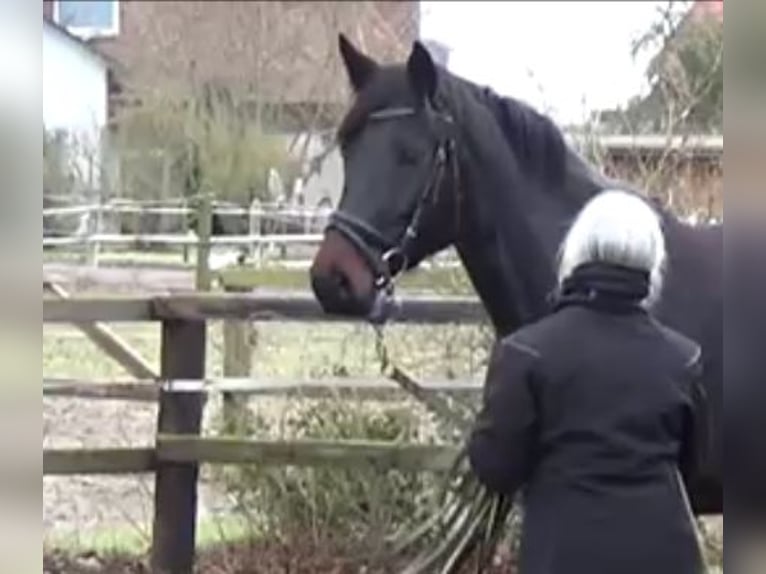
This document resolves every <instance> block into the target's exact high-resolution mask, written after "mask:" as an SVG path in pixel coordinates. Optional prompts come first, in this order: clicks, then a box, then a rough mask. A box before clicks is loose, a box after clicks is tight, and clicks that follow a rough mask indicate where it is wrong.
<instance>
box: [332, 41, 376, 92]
mask: <svg viewBox="0 0 766 574" xmlns="http://www.w3.org/2000/svg"><path fill="white" fill-rule="evenodd" d="M338 48H339V50H340V55H341V57H342V58H343V64H344V65H345V66H346V73H348V79H349V81H350V82H351V87H352V88H354V91H355V92H358V91H359V90H361V89H362V88H363V87H364V86H365V84H366V83H367V82H368V81H369V80H370V77H372V75H373V73H374V72H375V71H376V70H377V69H378V64H377V63H376V62H375V60H373V59H372V58H370V57H368V56H365V55H364V54H362V53H361V52H360V51H359V50H357V49H356V47H354V45H353V44H352V43H351V41H350V40H349V39H348V38H346V36H345V35H344V34H338Z"/></svg>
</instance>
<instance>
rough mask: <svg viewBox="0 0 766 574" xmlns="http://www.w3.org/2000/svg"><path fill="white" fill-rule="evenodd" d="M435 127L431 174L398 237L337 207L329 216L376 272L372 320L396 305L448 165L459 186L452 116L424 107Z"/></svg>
mask: <svg viewBox="0 0 766 574" xmlns="http://www.w3.org/2000/svg"><path fill="white" fill-rule="evenodd" d="M422 110H424V111H425V112H426V113H427V114H429V119H430V120H431V123H432V126H433V127H435V129H434V132H435V136H436V144H435V146H434V150H433V159H432V162H431V169H430V173H429V176H428V178H427V180H426V182H425V184H424V186H423V190H422V191H421V193H420V196H419V198H418V202H417V203H416V204H415V208H414V209H413V211H412V215H411V216H410V220H409V223H408V224H407V227H406V228H405V230H404V232H403V233H402V234H401V235H400V236H399V237H398V238H396V239H393V240H392V239H390V238H387V237H386V236H385V235H384V234H383V233H381V232H380V231H379V230H377V229H375V227H373V226H372V225H370V224H369V223H367V222H366V221H364V220H362V219H360V218H358V217H356V216H355V215H353V214H351V213H348V212H346V211H343V210H342V209H340V208H339V209H336V210H335V211H334V212H333V213H332V214H331V215H330V217H329V220H328V223H327V227H326V229H335V230H336V231H337V232H339V233H340V234H341V235H343V236H344V238H345V239H346V240H348V241H350V242H351V243H352V244H353V245H354V246H355V247H356V249H357V250H358V251H359V253H360V254H362V256H363V257H364V258H365V260H366V262H367V264H368V265H369V267H370V269H371V270H372V272H373V275H374V287H375V292H376V293H375V295H376V296H375V302H374V304H373V308H372V310H371V312H370V315H369V316H368V320H370V321H371V322H373V323H383V322H385V321H386V320H387V319H388V318H389V317H390V316H391V314H392V312H393V311H394V310H395V308H396V300H395V297H394V287H395V283H396V280H397V279H398V277H399V276H400V275H401V274H402V273H403V272H404V271H405V270H406V269H407V266H408V264H409V262H410V258H411V249H412V245H413V244H414V242H415V240H416V239H417V238H418V237H419V233H420V226H421V221H422V218H423V214H424V212H425V207H426V206H427V205H428V204H429V203H433V202H435V201H436V199H437V197H438V193H439V189H440V188H441V186H442V183H443V180H444V174H445V171H446V170H447V167H448V165H449V166H450V167H451V169H452V175H453V182H452V184H453V186H455V188H456V189H457V185H458V181H457V179H458V174H457V168H458V162H457V156H456V150H455V137H454V122H453V120H452V117H451V116H450V115H449V114H447V113H445V112H440V111H438V110H436V109H435V108H434V107H433V105H426V106H424V107H423V108H422ZM419 111H420V109H416V108H412V107H396V108H384V109H381V110H377V111H375V112H372V113H371V114H369V115H368V116H367V119H368V120H370V121H389V120H395V119H399V118H405V117H413V116H416V115H417V114H418V113H419Z"/></svg>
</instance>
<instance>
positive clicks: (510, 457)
mask: <svg viewBox="0 0 766 574" xmlns="http://www.w3.org/2000/svg"><path fill="white" fill-rule="evenodd" d="M537 358H538V355H537V353H536V351H535V350H534V349H531V348H527V347H525V346H522V345H519V344H516V343H514V341H513V340H510V341H509V340H504V341H499V342H498V343H496V344H495V346H494V348H493V350H492V354H491V357H490V361H489V366H488V369H487V375H486V380H485V383H484V397H483V404H482V408H481V410H480V412H479V415H478V417H477V419H476V422H475V424H474V428H473V430H472V432H471V435H470V438H469V443H468V458H469V461H470V463H471V467H472V469H473V471H474V473H475V474H476V475H477V477H478V478H479V480H480V481H481V482H482V483H483V484H484V485H485V486H486V487H487V488H488V489H490V490H492V491H495V492H497V493H500V494H505V495H507V496H513V495H514V494H515V492H516V490H517V489H518V488H519V487H520V486H521V485H522V484H523V482H524V481H525V480H526V479H527V477H528V475H529V472H530V470H531V466H532V453H533V452H534V446H535V442H536V438H537V434H536V423H537V414H536V408H535V400H534V396H533V392H532V388H531V384H532V376H531V375H532V367H533V365H534V363H535V362H536V361H537Z"/></svg>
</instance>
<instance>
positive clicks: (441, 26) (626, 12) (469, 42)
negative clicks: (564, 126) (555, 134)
mask: <svg viewBox="0 0 766 574" xmlns="http://www.w3.org/2000/svg"><path fill="white" fill-rule="evenodd" d="M665 4H666V3H665V2H651V1H633V2H626V1H613V2H539V1H538V2H519V1H516V2H429V1H426V2H421V13H422V23H421V30H420V33H421V37H422V38H424V39H435V40H438V41H440V42H442V43H445V44H446V45H448V46H449V47H450V48H451V49H452V51H451V54H450V62H449V68H450V70H451V71H452V72H454V73H456V74H458V75H461V76H463V77H465V78H467V79H469V80H472V81H475V82H478V83H480V84H485V85H489V86H491V87H492V88H494V89H495V90H496V91H497V92H499V93H501V94H506V95H510V96H514V97H517V98H520V99H522V100H525V101H527V102H529V103H530V104H532V105H533V106H535V107H536V108H538V109H539V110H541V111H544V112H547V113H549V114H551V116H552V117H553V118H554V119H555V120H556V121H558V122H561V123H572V122H579V121H582V120H583V118H584V117H585V116H586V111H585V110H588V109H593V108H606V107H614V106H616V105H618V104H622V103H624V102H625V101H626V100H627V99H628V98H630V97H631V96H633V95H635V94H637V93H639V92H641V91H646V89H647V88H646V80H645V76H644V71H645V69H646V65H647V62H648V60H649V58H650V56H651V54H649V53H645V54H643V55H641V56H639V57H638V58H637V59H635V60H634V59H633V58H632V56H631V43H632V41H634V40H635V39H636V38H638V37H639V36H640V35H641V34H642V33H645V32H646V30H647V29H648V28H649V26H650V23H651V22H652V21H654V20H655V19H656V17H657V8H658V7H659V6H662V5H665Z"/></svg>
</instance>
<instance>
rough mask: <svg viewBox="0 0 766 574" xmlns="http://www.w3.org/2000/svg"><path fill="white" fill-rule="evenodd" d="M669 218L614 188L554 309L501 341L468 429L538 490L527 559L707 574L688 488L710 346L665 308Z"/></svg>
mask: <svg viewBox="0 0 766 574" xmlns="http://www.w3.org/2000/svg"><path fill="white" fill-rule="evenodd" d="M666 259H667V257H666V251H665V241H664V236H663V229H662V223H661V220H660V218H659V216H658V215H657V213H656V212H655V210H654V209H653V208H652V207H651V206H650V205H649V203H648V202H647V201H645V200H644V199H642V198H641V197H639V196H637V195H634V194H632V193H628V192H623V191H619V190H607V191H604V192H602V193H600V194H598V195H596V196H595V197H594V198H593V199H591V200H590V202H588V203H587V204H586V205H585V207H584V208H583V209H582V210H581V212H580V213H579V214H578V215H577V217H576V219H575V221H574V222H573V224H572V225H571V227H570V229H569V231H568V233H567V234H566V236H565V238H564V241H563V243H562V245H561V249H560V257H559V270H558V271H559V273H558V288H557V290H556V293H555V297H554V305H553V309H552V312H551V313H550V315H548V316H547V317H544V318H542V319H541V320H539V321H537V322H536V323H533V324H530V325H527V326H524V327H522V328H521V329H519V330H518V331H516V332H515V333H513V334H511V335H509V336H507V337H505V338H504V339H502V340H500V341H498V342H497V343H496V345H495V347H494V349H493V352H492V355H491V358H490V363H489V367H488V370H487V374H486V381H485V389H484V399H483V405H482V409H481V411H480V412H479V415H478V417H477V420H476V423H475V426H474V428H473V430H472V432H471V435H470V439H469V443H468V458H469V461H470V464H471V467H472V469H473V471H474V473H475V474H476V476H477V478H478V479H479V480H480V482H482V483H483V484H484V485H485V486H486V487H487V488H488V489H489V490H490V491H493V492H496V493H500V494H503V495H506V496H509V497H512V496H514V495H515V494H517V493H521V494H523V497H522V498H523V505H524V522H523V529H522V539H521V555H520V572H521V574H558V573H566V574H578V573H595V572H599V573H605V574H612V573H614V574H633V573H635V574H639V573H641V574H643V573H646V572H652V573H653V574H692V573H694V574H697V573H699V572H703V571H704V566H703V564H704V562H703V557H702V552H701V549H700V545H699V540H698V539H697V533H696V529H695V523H694V518H693V516H692V512H691V508H690V506H689V502H688V497H687V496H686V490H687V487H688V484H689V482H690V481H692V480H694V479H695V477H696V473H697V470H698V468H699V466H700V464H701V458H702V456H703V455H702V453H704V452H705V449H706V444H707V430H706V429H707V418H706V405H705V400H704V393H703V390H702V386H701V384H700V383H699V382H698V377H699V374H700V370H701V367H700V365H701V356H700V355H701V354H700V347H699V345H697V344H696V343H695V342H694V341H691V340H689V339H688V338H686V337H684V336H683V335H681V334H679V333H678V332H675V331H673V330H671V329H669V328H668V327H666V326H664V325H662V324H660V323H659V322H658V320H657V319H656V318H654V317H653V316H652V306H653V305H654V304H655V303H656V302H657V301H658V300H660V299H661V297H662V284H663V276H664V272H665V267H666V265H667V262H666Z"/></svg>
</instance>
